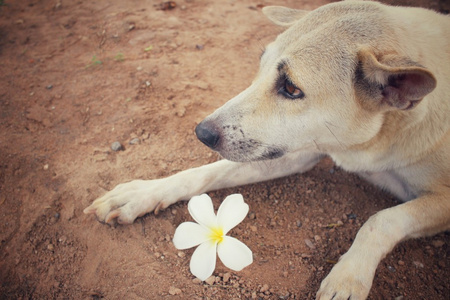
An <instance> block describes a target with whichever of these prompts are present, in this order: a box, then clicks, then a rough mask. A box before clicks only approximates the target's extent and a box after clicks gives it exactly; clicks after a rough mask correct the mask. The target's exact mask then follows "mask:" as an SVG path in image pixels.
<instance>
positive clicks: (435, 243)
mask: <svg viewBox="0 0 450 300" xmlns="http://www.w3.org/2000/svg"><path fill="white" fill-rule="evenodd" d="M431 244H432V245H433V247H434V248H441V247H442V246H444V245H445V242H444V241H441V240H436V241H432V242H431Z"/></svg>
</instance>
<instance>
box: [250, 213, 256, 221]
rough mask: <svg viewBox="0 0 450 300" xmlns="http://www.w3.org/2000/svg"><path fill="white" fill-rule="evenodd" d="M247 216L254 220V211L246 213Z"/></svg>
mask: <svg viewBox="0 0 450 300" xmlns="http://www.w3.org/2000/svg"><path fill="white" fill-rule="evenodd" d="M248 217H249V218H250V219H251V220H254V219H255V218H256V215H255V213H253V212H251V213H250V214H249V215H248Z"/></svg>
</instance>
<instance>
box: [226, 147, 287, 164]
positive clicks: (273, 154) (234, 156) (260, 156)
mask: <svg viewBox="0 0 450 300" xmlns="http://www.w3.org/2000/svg"><path fill="white" fill-rule="evenodd" d="M219 154H220V155H221V156H222V157H223V158H225V159H227V160H231V161H234V162H252V161H262V160H271V159H276V158H280V157H282V156H283V155H285V154H286V151H285V150H283V149H280V148H275V147H270V148H265V149H264V150H262V151H261V152H260V153H255V152H240V151H219Z"/></svg>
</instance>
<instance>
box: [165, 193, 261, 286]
mask: <svg viewBox="0 0 450 300" xmlns="http://www.w3.org/2000/svg"><path fill="white" fill-rule="evenodd" d="M188 210H189V213H190V214H191V216H192V218H194V220H195V221H196V222H197V223H194V222H184V223H181V224H180V225H179V226H178V228H177V229H176V230H175V235H174V237H173V244H174V245H175V247H176V248H177V249H179V250H183V249H188V248H192V247H195V246H197V245H198V247H197V249H195V251H194V254H192V258H191V262H190V269H191V272H192V274H194V275H195V276H196V277H197V278H198V279H200V280H202V281H204V280H206V279H207V278H208V277H209V276H211V275H212V273H213V272H214V269H215V268H216V253H217V254H218V255H219V258H220V260H221V261H222V263H223V264H224V265H225V266H226V267H228V268H230V269H231V270H234V271H240V270H242V269H243V268H245V267H246V266H248V265H250V264H251V263H252V262H253V254H252V251H251V250H250V249H249V248H248V247H247V246H246V245H245V244H244V243H242V242H241V241H239V240H237V239H235V238H233V237H230V236H227V235H226V234H227V233H228V232H229V231H230V230H231V229H232V228H233V227H235V226H236V225H237V224H239V223H240V222H242V220H244V218H245V216H246V215H247V213H248V205H247V204H246V203H245V202H244V198H243V197H242V195H240V194H233V195H230V196H228V197H227V198H225V200H224V201H223V202H222V204H221V205H220V207H219V210H218V211H217V215H215V214H214V207H213V203H212V201H211V198H210V197H209V196H208V195H206V194H203V195H200V196H195V197H193V198H192V199H191V200H190V201H189V204H188Z"/></svg>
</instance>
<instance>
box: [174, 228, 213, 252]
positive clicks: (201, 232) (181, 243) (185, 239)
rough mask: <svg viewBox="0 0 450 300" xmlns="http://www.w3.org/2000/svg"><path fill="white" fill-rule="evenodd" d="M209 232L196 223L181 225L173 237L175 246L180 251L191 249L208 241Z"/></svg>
mask: <svg viewBox="0 0 450 300" xmlns="http://www.w3.org/2000/svg"><path fill="white" fill-rule="evenodd" d="M208 234H209V231H208V230H207V229H206V228H204V227H202V226H200V225H199V224H197V223H194V222H184V223H181V224H180V225H179V226H178V227H177V229H176V230H175V234H174V235H173V245H174V246H175V248H177V249H179V250H183V249H189V248H192V247H194V246H197V245H199V244H201V243H203V242H204V241H206V240H208V239H209V237H208Z"/></svg>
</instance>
